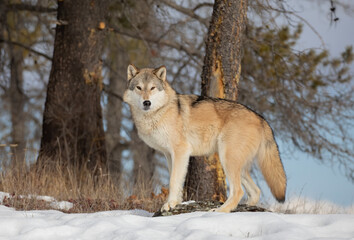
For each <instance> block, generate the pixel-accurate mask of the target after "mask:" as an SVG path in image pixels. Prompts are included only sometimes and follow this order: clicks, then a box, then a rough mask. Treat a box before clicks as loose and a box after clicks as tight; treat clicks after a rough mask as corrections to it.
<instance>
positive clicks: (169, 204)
mask: <svg viewBox="0 0 354 240" xmlns="http://www.w3.org/2000/svg"><path fill="white" fill-rule="evenodd" d="M177 204H178V201H168V202H167V203H165V204H164V205H163V206H162V208H161V212H168V211H170V210H171V209H173V208H175V207H176V205H177Z"/></svg>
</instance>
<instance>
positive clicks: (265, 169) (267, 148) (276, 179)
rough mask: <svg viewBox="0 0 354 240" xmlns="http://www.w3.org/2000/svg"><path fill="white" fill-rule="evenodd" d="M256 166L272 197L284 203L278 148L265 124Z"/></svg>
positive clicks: (281, 165) (281, 168)
mask: <svg viewBox="0 0 354 240" xmlns="http://www.w3.org/2000/svg"><path fill="white" fill-rule="evenodd" d="M257 158H258V164H259V167H260V169H261V171H262V174H263V176H264V179H265V180H266V182H267V184H268V186H269V188H270V190H271V192H272V194H273V196H274V197H275V198H276V199H277V200H278V201H279V202H284V201H285V191H286V175H285V171H284V167H283V163H282V162H281V160H280V156H279V151H278V146H277V144H276V142H275V140H274V136H273V132H272V130H271V128H270V127H269V125H268V124H267V123H266V122H265V128H264V136H263V141H262V143H261V146H260V149H259V151H258V155H257Z"/></svg>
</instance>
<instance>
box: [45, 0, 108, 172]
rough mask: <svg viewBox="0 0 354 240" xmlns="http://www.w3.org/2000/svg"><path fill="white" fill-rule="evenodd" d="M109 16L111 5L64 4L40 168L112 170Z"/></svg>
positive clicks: (60, 9) (60, 7)
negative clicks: (107, 107) (107, 130)
mask: <svg viewBox="0 0 354 240" xmlns="http://www.w3.org/2000/svg"><path fill="white" fill-rule="evenodd" d="M107 11H108V1H107V0H103V1H102V0H100V1H99V0H91V1H85V0H75V1H58V25H57V27H56V36H55V42H54V53H53V63H52V69H51V73H50V76H49V83H48V89H47V98H46V103H45V110H44V116H43V133H42V139H41V149H40V155H39V162H41V161H61V162H62V163H64V164H73V165H75V166H78V167H82V166H87V167H88V169H91V170H95V171H96V170H101V169H102V170H105V168H106V162H107V156H106V149H105V140H104V131H103V125H102V109H101V105H100V96H101V90H102V76H101V68H102V67H101V62H100V56H101V54H102V45H103V44H102V43H103V42H102V41H103V37H104V31H102V28H104V25H103V24H102V23H103V22H104V18H105V14H106V13H107ZM101 22H102V23H101ZM100 23H101V24H100Z"/></svg>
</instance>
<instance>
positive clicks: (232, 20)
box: [184, 0, 247, 201]
mask: <svg viewBox="0 0 354 240" xmlns="http://www.w3.org/2000/svg"><path fill="white" fill-rule="evenodd" d="M246 13H247V0H239V1H233V0H227V1H222V0H215V3H214V8H213V15H212V18H211V22H210V26H209V31H208V36H207V40H206V55H205V58H204V66H203V72H202V95H204V96H210V97H217V98H226V99H230V100H236V98H237V85H238V81H239V79H240V74H241V58H242V51H241V49H242V48H241V47H242V46H241V44H242V36H243V31H244V29H245V26H246V18H247V17H246ZM184 197H185V199H195V200H208V199H212V200H218V201H225V199H226V181H225V175H224V172H223V170H222V166H221V164H220V161H219V159H218V155H217V154H214V155H212V156H209V157H197V158H191V161H190V163H189V166H188V174H187V177H186V183H185V195H184Z"/></svg>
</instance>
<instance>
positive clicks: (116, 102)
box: [106, 36, 129, 184]
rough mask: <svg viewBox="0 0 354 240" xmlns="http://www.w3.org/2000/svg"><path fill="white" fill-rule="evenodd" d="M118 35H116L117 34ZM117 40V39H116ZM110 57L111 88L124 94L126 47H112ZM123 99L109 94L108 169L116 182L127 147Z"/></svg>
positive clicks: (118, 93) (107, 117)
mask: <svg viewBox="0 0 354 240" xmlns="http://www.w3.org/2000/svg"><path fill="white" fill-rule="evenodd" d="M115 37H116V36H115ZM115 40H116V39H115ZM108 54H109V55H110V56H109V59H110V68H111V69H110V71H109V74H110V76H109V90H110V91H112V92H113V93H114V94H117V95H118V96H123V93H124V89H125V87H126V85H127V81H126V75H127V67H126V66H127V65H128V64H129V57H128V56H127V54H126V52H125V51H124V49H121V48H120V47H117V46H115V47H111V48H110V51H109V53H108ZM122 108H123V100H122V99H121V98H118V97H117V96H116V95H113V94H108V97H107V113H106V119H107V131H106V144H107V153H108V168H109V169H108V170H109V174H110V176H111V178H112V179H113V180H114V181H115V183H117V184H118V183H119V182H120V177H121V173H122V152H123V150H124V149H126V147H124V146H123V145H122V143H121V141H120V140H121V125H122V124H121V123H122V119H123V113H122Z"/></svg>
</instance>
